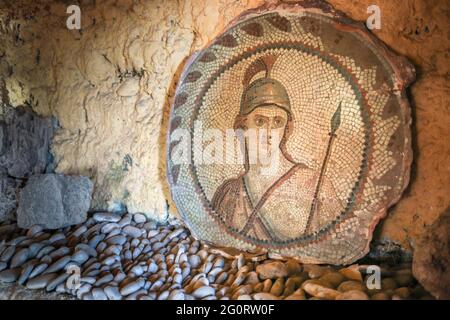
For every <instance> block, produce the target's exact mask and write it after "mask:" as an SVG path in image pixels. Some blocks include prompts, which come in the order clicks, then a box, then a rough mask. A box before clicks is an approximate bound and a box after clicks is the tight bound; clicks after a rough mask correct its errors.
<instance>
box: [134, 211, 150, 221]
mask: <svg viewBox="0 0 450 320" xmlns="http://www.w3.org/2000/svg"><path fill="white" fill-rule="evenodd" d="M133 220H134V222H136V223H145V222H147V217H146V216H145V215H144V214H142V213H135V214H134V215H133Z"/></svg>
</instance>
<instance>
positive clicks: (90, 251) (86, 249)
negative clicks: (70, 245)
mask: <svg viewBox="0 0 450 320" xmlns="http://www.w3.org/2000/svg"><path fill="white" fill-rule="evenodd" d="M75 249H76V250H83V251H84V252H86V253H87V254H88V255H89V256H90V257H97V251H96V250H95V249H94V248H93V247H91V246H89V245H87V244H86V243H79V244H77V245H76V246H75Z"/></svg>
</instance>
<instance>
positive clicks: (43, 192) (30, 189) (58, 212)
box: [17, 174, 93, 229]
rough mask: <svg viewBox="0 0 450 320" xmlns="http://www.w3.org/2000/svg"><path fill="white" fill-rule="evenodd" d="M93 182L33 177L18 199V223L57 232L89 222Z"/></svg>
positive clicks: (57, 175) (22, 225)
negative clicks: (88, 214)
mask: <svg viewBox="0 0 450 320" xmlns="http://www.w3.org/2000/svg"><path fill="white" fill-rule="evenodd" d="M92 191H93V183H92V182H91V181H90V180H89V179H88V178H86V177H82V176H66V175H62V174H39V175H34V176H32V177H31V178H30V179H29V180H28V182H27V184H26V185H25V187H24V188H23V189H22V191H21V193H20V196H19V207H18V209H17V224H18V226H19V227H21V228H25V229H27V228H30V227H31V226H33V225H41V226H43V227H44V228H45V229H58V228H62V227H66V226H70V225H74V224H78V223H82V222H83V221H85V220H86V217H87V211H88V210H89V207H90V204H91V197H92Z"/></svg>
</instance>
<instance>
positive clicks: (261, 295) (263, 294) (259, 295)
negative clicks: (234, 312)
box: [252, 292, 280, 300]
mask: <svg viewBox="0 0 450 320" xmlns="http://www.w3.org/2000/svg"><path fill="white" fill-rule="evenodd" d="M252 298H253V300H279V299H280V298H279V297H276V296H274V295H273V294H271V293H267V292H259V293H255V294H253V295H252Z"/></svg>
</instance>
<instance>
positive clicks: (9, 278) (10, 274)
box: [0, 268, 21, 283]
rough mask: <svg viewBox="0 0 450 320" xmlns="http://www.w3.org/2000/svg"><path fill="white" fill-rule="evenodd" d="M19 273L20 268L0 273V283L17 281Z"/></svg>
mask: <svg viewBox="0 0 450 320" xmlns="http://www.w3.org/2000/svg"><path fill="white" fill-rule="evenodd" d="M20 272H21V269H20V268H15V269H7V270H3V271H1V272H0V281H2V282H8V283H9V282H14V281H17V279H18V278H19V276H20Z"/></svg>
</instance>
